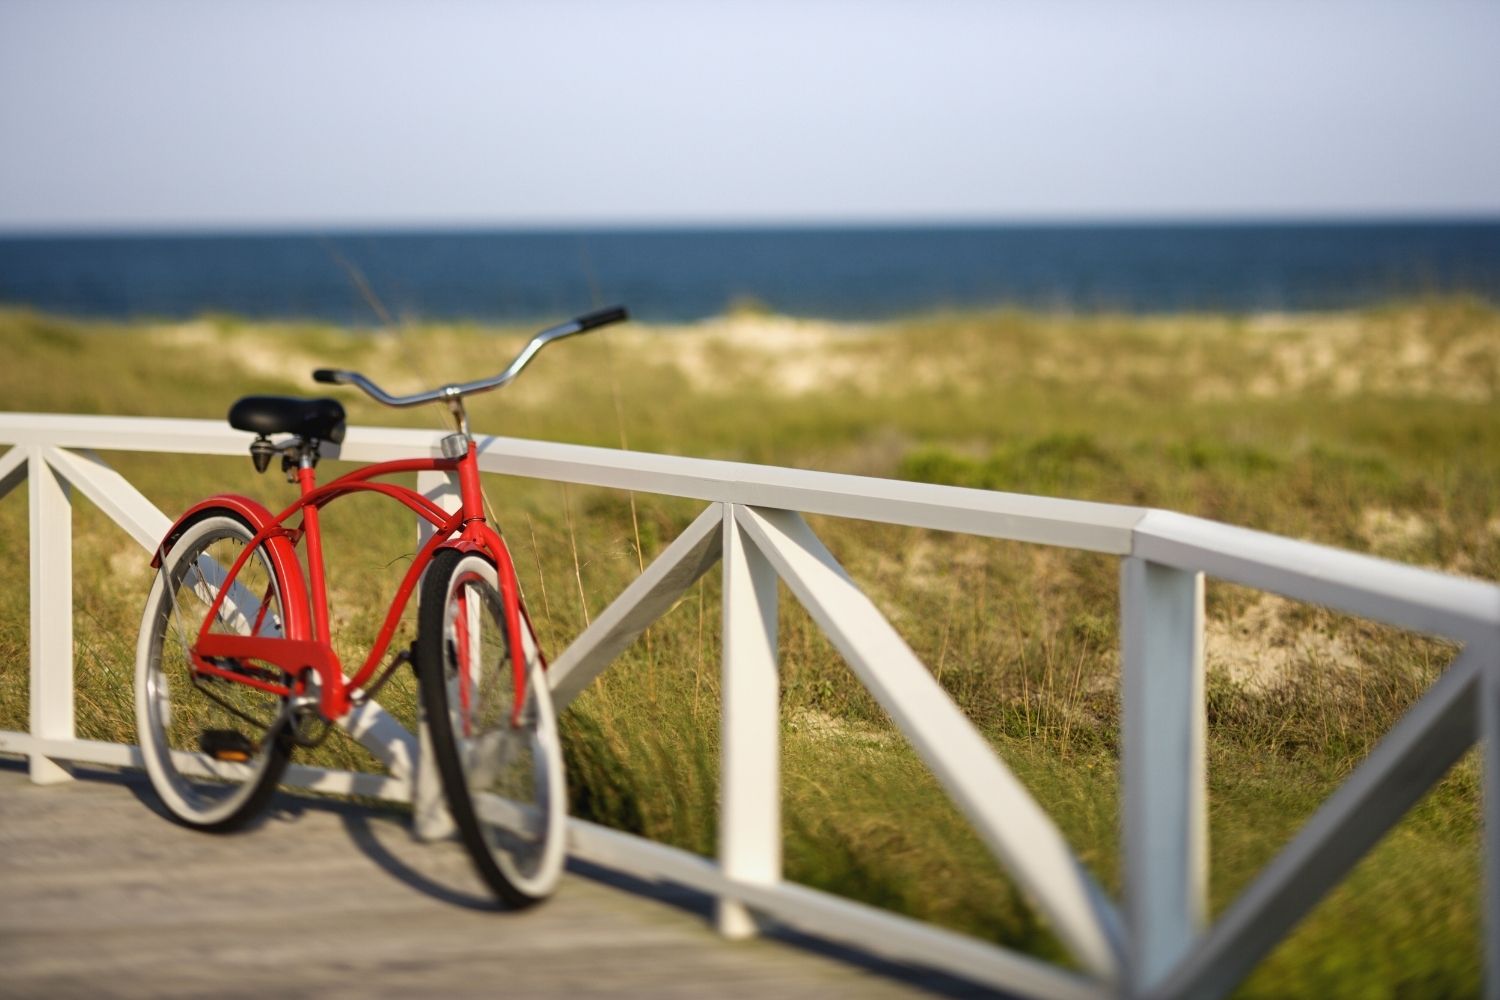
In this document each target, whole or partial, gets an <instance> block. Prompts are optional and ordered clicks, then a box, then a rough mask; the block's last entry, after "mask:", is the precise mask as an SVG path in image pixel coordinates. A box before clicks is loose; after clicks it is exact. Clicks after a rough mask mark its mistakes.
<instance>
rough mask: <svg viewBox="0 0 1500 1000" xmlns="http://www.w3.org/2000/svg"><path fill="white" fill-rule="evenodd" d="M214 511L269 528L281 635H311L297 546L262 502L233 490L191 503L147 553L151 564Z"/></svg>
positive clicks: (268, 547) (256, 528)
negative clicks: (278, 589) (279, 597)
mask: <svg viewBox="0 0 1500 1000" xmlns="http://www.w3.org/2000/svg"><path fill="white" fill-rule="evenodd" d="M215 512H227V513H232V514H236V515H238V516H239V517H240V518H242V519H243V520H244V521H245V522H246V523H248V524H249V525H250V527H251V529H252V530H253V531H255V533H256V534H257V535H259V534H262V533H264V532H271V533H270V534H268V535H266V538H265V549H266V554H267V555H268V556H269V557H270V560H271V565H272V567H273V568H274V569H275V571H276V576H277V579H278V580H280V582H281V595H282V603H283V604H284V605H285V607H283V608H282V617H283V619H284V621H283V622H282V625H283V628H284V629H285V635H286V637H287V638H288V639H311V638H312V637H313V634H312V615H311V613H310V611H309V608H308V603H307V584H306V582H305V581H304V578H303V576H302V564H301V562H299V561H298V559H297V550H296V549H295V548H294V547H293V545H292V543H291V542H290V541H289V540H288V539H287V537H286V535H284V534H281V533H280V532H279V531H277V530H276V528H277V525H276V517H275V515H273V514H272V513H271V512H270V511H269V510H267V509H266V508H265V507H264V506H262V505H261V504H259V503H257V502H256V501H254V500H251V499H250V498H249V497H242V496H239V495H237V494H234V493H221V494H219V495H218V496H214V497H209V498H208V499H207V500H204V501H202V502H200V503H197V504H194V505H193V506H192V507H191V508H189V509H188V511H187V512H186V513H185V514H183V515H182V516H181V517H179V518H178V519H177V521H176V522H175V523H174V524H173V525H172V527H171V528H170V529H168V531H167V534H166V537H165V538H163V539H162V540H161V544H160V545H158V546H157V548H156V552H155V554H153V555H152V557H151V568H152V569H156V568H158V567H159V566H161V560H162V556H164V555H165V554H166V553H168V552H170V551H171V550H172V546H174V545H176V544H177V540H178V539H179V538H181V537H182V533H183V532H184V531H186V530H187V529H188V528H189V527H191V526H192V525H193V524H194V523H195V522H196V521H199V520H201V519H202V518H205V517H208V516H211V515H212V514H213V513H215Z"/></svg>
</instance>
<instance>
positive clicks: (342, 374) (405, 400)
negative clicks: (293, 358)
mask: <svg viewBox="0 0 1500 1000" xmlns="http://www.w3.org/2000/svg"><path fill="white" fill-rule="evenodd" d="M629 318H630V314H629V313H628V312H626V311H625V307H624V306H610V307H609V308H607V309H599V310H596V311H594V312H591V313H586V314H585V315H583V316H579V317H578V318H577V319H574V320H569V321H568V322H566V323H561V324H559V325H557V326H553V327H548V328H547V329H545V330H543V331H542V332H541V333H538V334H537V335H536V336H534V337H532V338H531V339H530V340H529V341H527V342H526V346H525V347H523V348H521V353H520V354H517V355H516V356H515V359H514V360H512V361H511V363H510V364H509V365H507V366H506V367H505V370H504V371H502V372H500V374H498V375H492V376H490V377H489V378H483V379H478V380H476V381H473V382H462V383H458V384H454V385H445V386H443V387H442V388H441V389H429V390H428V391H426V392H418V393H414V394H412V395H410V396H392V395H391V394H390V393H388V392H386V391H385V390H384V389H382V388H380V386H378V385H376V384H375V383H374V382H372V381H370V380H369V379H368V378H366V377H365V376H363V375H361V374H360V373H359V372H351V371H344V370H343V369H338V368H319V369H318V370H317V371H315V372H313V381H314V382H324V383H327V384H329V385H352V386H354V387H356V388H358V389H362V390H364V391H365V393H366V394H368V395H369V396H370V398H371V399H374V400H375V401H376V402H378V403H384V404H385V405H386V406H417V405H419V404H422V403H434V402H438V401H440V400H445V399H456V398H458V397H460V396H469V395H472V394H474V393H476V392H488V391H489V390H491V389H498V388H500V387H501V386H502V385H505V384H506V383H507V382H509V381H511V380H512V379H514V378H515V377H516V376H517V375H519V374H521V369H523V368H525V367H526V366H527V365H528V364H529V363H530V362H531V359H532V358H534V357H536V355H537V352H538V351H540V350H541V349H542V348H544V347H546V346H547V345H548V344H550V343H552V342H553V341H554V340H561V339H563V338H564V337H571V336H573V335H575V334H579V333H587V332H588V331H590V330H595V329H598V328H599V327H601V326H608V325H609V324H611V323H618V322H620V321H621V320H625V319H629Z"/></svg>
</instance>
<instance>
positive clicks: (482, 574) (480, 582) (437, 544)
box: [135, 308, 626, 906]
mask: <svg viewBox="0 0 1500 1000" xmlns="http://www.w3.org/2000/svg"><path fill="white" fill-rule="evenodd" d="M625 318H626V313H625V310H624V309H621V308H612V309H605V310H601V311H599V312H595V313H591V314H589V315H587V316H583V317H580V318H579V319H576V320H573V321H572V322H569V323H565V324H562V325H561V326H556V327H552V328H550V329H548V330H544V331H542V332H541V333H539V334H537V335H536V336H535V337H533V338H532V339H531V340H530V341H529V342H528V343H527V345H526V346H525V348H523V349H522V351H521V353H520V354H518V355H517V356H516V358H515V359H514V360H513V361H512V362H511V363H510V365H509V366H508V367H506V369H505V370H504V371H502V372H501V373H500V374H498V375H495V376H493V377H491V378H488V379H481V380H479V381H475V382H466V383H463V384H459V385H447V386H444V387H442V388H440V389H434V390H432V391H430V392H423V393H417V394H416V395H411V396H401V397H397V396H392V395H390V394H389V393H386V392H385V391H384V390H382V389H381V388H380V387H379V386H377V385H376V384H375V383H374V382H372V381H370V380H369V379H368V378H366V377H365V376H363V375H361V374H359V373H357V372H350V371H332V370H327V369H320V370H319V371H316V372H314V373H313V378H314V379H315V380H316V381H318V382H324V383H331V384H335V385H353V386H356V387H358V388H360V389H362V390H364V391H365V392H366V393H368V394H369V395H370V396H371V397H373V398H374V399H376V400H378V401H379V402H381V403H384V404H386V405H387V406H399V407H406V406H417V405H420V404H423V403H429V402H435V401H436V402H443V403H445V404H446V405H447V406H448V409H449V411H450V413H451V414H452V416H453V418H454V420H455V422H456V425H457V431H456V433H454V434H452V435H450V436H448V437H447V438H444V439H443V441H442V444H441V457H435V458H424V459H412V460H406V461H393V462H381V463H377V464H374V465H369V466H366V467H364V468H361V469H357V470H355V471H353V472H350V473H348V474H347V475H344V476H340V477H339V478H337V479H335V480H333V481H331V482H329V483H326V484H324V485H322V486H320V485H318V482H317V475H316V469H317V463H318V452H319V447H320V445H322V444H323V443H325V442H327V443H333V444H337V443H338V442H340V441H342V440H343V436H344V429H345V421H344V408H343V406H342V405H340V404H339V402H338V401H337V400H334V399H301V398H295V397H284V396H247V397H246V398H244V399H241V400H239V401H238V402H236V403H235V404H234V406H233V407H232V408H231V409H230V411H229V423H230V426H232V427H235V428H236V429H238V430H244V431H249V432H252V433H254V434H255V435H256V437H255V440H254V441H253V442H252V443H251V445H250V455H251V457H252V459H253V460H254V463H255V468H256V470H257V471H259V472H265V471H266V469H267V468H269V466H270V464H271V460H272V459H273V458H275V457H276V456H277V455H280V456H281V463H282V468H283V470H284V471H285V472H286V474H287V478H288V480H289V481H291V482H295V483H296V484H297V485H298V486H299V487H300V495H299V496H298V497H297V500H296V502H294V503H293V504H291V505H290V506H289V507H287V508H286V509H285V510H283V511H282V512H281V513H279V514H272V513H271V512H270V511H269V510H268V509H267V508H265V507H264V506H262V505H261V504H259V503H257V502H256V501H254V500H251V499H249V498H247V497H243V496H237V495H234V494H221V495H218V496H214V497H210V498H209V499H207V500H204V501H203V502H201V503H199V504H197V505H196V506H194V507H193V508H192V509H191V510H189V511H188V512H187V513H185V514H184V515H183V516H182V517H181V518H179V519H178V520H177V522H176V523H175V524H173V525H172V528H171V530H170V531H169V532H168V533H167V536H166V537H165V538H164V539H163V540H162V542H161V545H160V546H159V547H158V548H157V551H156V554H155V556H154V557H153V559H152V565H153V567H154V568H156V570H157V574H156V578H155V581H154V583H153V584H152V588H151V592H150V595H149V597H148V598H147V600H146V610H145V615H144V617H143V619H142V621H141V632H140V640H139V642H138V644H137V647H136V698H135V700H136V722H137V725H138V728H139V733H140V741H141V749H142V751H143V754H144V756H145V762H146V771H147V773H148V774H149V775H150V778H151V784H152V786H153V787H154V788H155V790H156V792H157V794H158V795H160V796H161V799H162V801H163V803H165V805H166V807H167V809H168V811H169V812H170V813H171V814H172V816H173V817H174V818H176V819H177V820H178V821H180V822H182V823H184V824H185V825H187V826H191V827H195V828H197V829H201V830H210V831H226V830H231V829H234V828H237V827H239V826H242V825H243V824H244V823H246V822H247V821H248V820H250V819H251V818H252V817H254V816H255V815H256V813H257V812H258V811H259V810H260V809H261V808H262V807H263V806H264V805H265V804H266V802H267V801H268V799H269V798H270V796H271V793H272V792H273V791H274V789H275V787H276V784H277V782H278V781H279V780H280V778H281V776H282V774H283V772H284V771H285V768H286V766H287V763H288V761H289V760H290V758H291V755H292V753H293V751H294V750H295V749H296V748H299V747H316V746H318V745H320V744H321V743H322V741H323V740H324V739H326V738H327V736H328V734H329V732H331V731H332V729H333V728H334V723H335V722H336V721H337V720H339V719H341V718H342V717H344V716H345V715H346V714H347V713H348V712H349V711H350V710H351V709H353V708H354V707H355V706H356V705H358V704H360V703H361V702H363V701H365V700H366V699H368V698H370V697H371V696H372V695H373V694H374V693H375V692H376V691H378V690H379V689H380V687H381V685H383V684H384V683H385V682H386V681H387V680H388V679H389V678H390V677H391V676H392V675H393V674H394V672H395V671H396V670H397V669H398V668H399V667H401V666H402V664H404V663H411V664H412V665H413V667H414V668H415V670H416V673H417V677H418V689H419V692H420V702H421V711H422V712H423V716H424V718H425V719H426V721H427V724H428V729H429V732H430V735H431V744H432V751H433V755H434V758H435V760H436V762H437V765H438V771H439V773H440V774H441V775H442V784H443V790H444V792H445V794H446V796H447V800H448V806H449V810H450V812H451V813H452V815H453V819H454V822H455V824H456V825H457V827H458V830H459V832H460V835H461V836H462V839H463V841H464V844H465V845H466V846H467V847H468V849H469V853H470V854H471V855H472V857H473V859H474V863H475V866H476V868H477V869H478V871H479V874H480V875H481V876H482V877H483V878H484V880H485V881H486V882H487V883H488V884H489V886H490V887H491V888H492V889H493V890H494V891H495V893H496V894H497V895H498V896H500V897H501V898H502V899H504V900H505V901H507V902H509V903H510V904H512V905H516V906H524V905H528V904H531V903H534V902H537V901H538V900H540V899H542V898H544V897H545V896H547V895H548V894H550V893H551V891H552V890H553V888H554V887H555V886H556V884H557V881H558V878H559V876H560V874H561V870H562V862H563V853H564V852H563V833H564V825H565V822H566V793H565V790H564V784H563V765H562V754H561V750H560V748H559V745H558V736H557V720H556V718H555V716H554V714H553V709H552V702H551V699H550V697H549V695H548V688H547V683H546V679H545V677H544V676H543V673H542V671H543V670H544V669H545V664H544V662H543V659H542V656H541V654H540V652H539V650H538V649H537V644H536V639H535V635H534V633H533V631H532V629H531V623H530V621H529V619H528V618H527V615H526V609H525V607H524V606H523V604H522V602H521V594H520V587H519V585H518V583H517V581H516V574H515V569H514V567H513V565H512V563H511V558H510V553H509V551H508V550H507V549H506V546H505V543H504V542H503V541H502V540H501V538H500V535H499V533H498V532H497V531H496V530H495V529H494V528H493V527H491V526H490V525H489V524H488V523H487V522H486V521H485V515H484V498H483V494H482V493H481V490H480V484H479V463H478V458H477V452H476V449H475V445H474V439H473V437H472V436H471V435H470V434H469V426H468V417H467V415H466V413H465V411H464V398H465V397H466V396H471V395H474V394H476V393H480V392H487V391H489V390H491V389H497V388H499V387H501V386H503V385H505V384H506V383H508V382H510V381H511V380H512V379H514V378H515V377H516V376H517V375H519V374H520V372H521V370H522V369H523V368H525V367H526V365H527V364H528V363H529V362H530V361H531V359H532V358H533V357H535V356H536V353H537V352H538V351H540V350H541V349H542V348H543V347H545V346H546V345H547V344H549V343H551V342H552V341H554V340H559V339H561V338H563V337H568V336H572V335H573V334H578V333H583V332H585V331H587V330H592V329H595V328H597V327H600V326H604V325H606V324H608V323H614V322H618V321H620V320H623V319H625ZM273 435H287V436H286V437H284V438H281V439H280V440H274V441H273V440H272V436H273ZM423 470H436V471H442V472H448V473H452V474H455V475H456V477H457V479H458V484H459V493H460V507H459V509H458V510H457V511H454V512H449V511H446V510H444V509H443V508H442V507H440V506H438V505H437V504H436V503H434V502H433V501H432V500H430V499H429V498H427V497H426V496H423V495H422V494H421V493H418V492H417V491H415V490H413V489H410V488H408V487H405V486H401V485H398V484H394V483H389V482H380V481H377V480H378V479H379V478H380V477H385V476H390V475H394V474H398V473H411V472H418V471H423ZM361 492H373V493H378V494H382V495H384V496H386V497H389V498H391V499H393V500H396V501H398V502H400V503H403V504H405V505H406V506H407V507H409V508H411V509H412V510H413V511H415V512H416V513H417V515H418V516H420V517H422V518H424V519H425V520H426V521H427V523H428V524H430V525H431V527H432V535H431V537H430V538H429V539H428V540H427V541H426V543H425V544H423V545H422V546H421V548H420V549H419V551H418V552H417V554H416V558H415V559H414V560H413V561H412V564H411V567H410V568H409V569H408V570H407V571H406V574H405V576H404V577H403V579H402V581H401V584H400V587H399V588H398V590H397V591H396V594H395V596H394V597H393V598H392V601H391V606H390V610H389V611H388V612H387V613H386V616H385V620H384V622H383V624H382V626H381V628H380V632H379V634H378V635H377V637H376V640H375V643H374V646H373V647H372V648H371V650H370V653H369V655H368V657H367V658H366V659H365V661H364V663H363V664H362V665H361V666H360V667H359V669H358V670H356V671H355V672H354V673H353V674H346V673H345V672H344V668H343V665H342V664H341V663H340V662H339V657H338V655H337V654H336V653H335V651H334V648H333V645H332V643H331V640H330V635H329V613H328V598H327V588H326V582H325V579H324V568H323V539H322V535H321V533H320V531H319V528H318V516H319V513H320V512H321V511H322V509H323V508H324V507H326V506H327V505H328V504H330V503H332V502H333V501H335V500H337V499H338V498H340V497H344V496H349V495H351V494H354V493H361ZM293 520H296V523H295V524H292V523H290V522H292V521H293ZM299 546H300V547H301V556H300V557H299V553H298V548H299ZM304 562H305V566H306V570H305V572H304V568H303V565H304ZM419 586H420V594H419V598H418V610H417V633H416V641H415V642H414V643H413V644H412V646H411V647H410V648H408V649H404V650H401V651H399V652H397V653H396V654H395V655H394V656H393V657H392V658H391V659H390V661H389V662H388V663H387V662H385V661H386V653H387V651H388V649H389V646H390V644H391V640H392V637H393V636H394V634H395V631H396V628H397V625H398V623H399V622H400V619H401V615H402V612H403V610H404V609H405V607H406V604H407V602H408V600H410V598H411V595H412V593H413V592H414V591H416V590H417V589H418V587H419ZM382 663H385V668H384V670H383V671H381V664H382ZM377 672H379V676H378V677H377V676H376V674H377ZM372 681H373V683H372Z"/></svg>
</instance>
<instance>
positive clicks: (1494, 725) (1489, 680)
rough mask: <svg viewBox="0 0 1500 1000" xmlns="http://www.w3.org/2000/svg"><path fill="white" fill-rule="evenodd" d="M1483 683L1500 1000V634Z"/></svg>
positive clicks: (1490, 965)
mask: <svg viewBox="0 0 1500 1000" xmlns="http://www.w3.org/2000/svg"><path fill="white" fill-rule="evenodd" d="M1492 641H1493V642H1494V644H1495V645H1494V648H1493V649H1491V650H1490V651H1489V654H1488V660H1489V662H1487V663H1485V664H1483V666H1484V673H1483V676H1482V677H1480V680H1479V699H1480V703H1479V738H1480V740H1481V741H1482V745H1483V746H1484V845H1485V865H1484V868H1485V872H1484V881H1485V889H1484V914H1483V924H1482V925H1481V926H1482V927H1483V928H1484V995H1485V996H1486V997H1488V998H1489V1000H1500V634H1497V635H1496V636H1495V637H1494V639H1493V640H1492Z"/></svg>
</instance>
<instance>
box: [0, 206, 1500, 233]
mask: <svg viewBox="0 0 1500 1000" xmlns="http://www.w3.org/2000/svg"><path fill="white" fill-rule="evenodd" d="M1431 224H1440V225H1496V224H1500V208H1495V209H1481V210H1474V211H1453V210H1441V211H1428V212H1414V211H1389V212H1340V211H1333V212H1323V213H1312V212H1268V213H1240V212H1224V213H1182V214H1173V213H1159V214H1146V213H1141V214H1100V215H1095V216H1086V215H1054V216H1047V215H1036V216H1015V215H1012V216H1002V215H995V216H962V217H959V216H943V215H934V216H930V217H919V216H891V217H886V218H878V217H862V218H851V217H827V218H807V217H800V218H797V217H786V218H744V217H733V216H725V217H721V218H703V219H687V218H682V219H660V220H646V219H628V218H616V219H610V218H598V219H592V220H568V219H535V220H510V221H501V220H483V221H454V220H442V219H433V220H403V221H390V222H381V221H378V220H369V221H339V222H329V223H325V224H320V223H316V222H307V221H296V220H276V221H270V222H264V223H254V222H246V221H243V220H240V221H227V220H226V221H222V222H193V223H185V224H159V223H144V222H142V223H133V222H127V223H120V224H103V225H98V224H74V223H62V224H55V225H50V226H14V227H12V226H9V225H6V224H4V223H0V239H49V238H50V239H91V238H92V239H111V238H194V237H273V236H309V237H319V236H366V235H449V234H451V235H470V234H472V235H482V234H496V233H507V234H516V235H530V234H535V235H547V234H558V235H578V234H585V235H594V234H601V235H602V234H608V233H652V232H662V233H688V232H755V231H782V232H785V231H799V230H806V231H861V230H871V231H878V230H921V229H951V230H963V229H1110V228H1118V229H1128V228H1199V227H1205V228H1206V227H1212V226H1228V227H1237V226H1243V227H1247V228H1249V227H1259V226H1287V227H1298V226H1308V227H1312V226H1379V225H1431Z"/></svg>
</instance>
